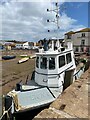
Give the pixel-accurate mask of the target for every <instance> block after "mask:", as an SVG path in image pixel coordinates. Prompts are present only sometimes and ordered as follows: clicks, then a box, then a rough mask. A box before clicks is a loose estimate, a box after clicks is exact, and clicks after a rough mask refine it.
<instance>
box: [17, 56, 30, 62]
mask: <svg viewBox="0 0 90 120" xmlns="http://www.w3.org/2000/svg"><path fill="white" fill-rule="evenodd" d="M28 60H29V58H28V57H24V58H22V59H21V60H19V61H18V63H19V64H20V63H23V62H26V61H28Z"/></svg>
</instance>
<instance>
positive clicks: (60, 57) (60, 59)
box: [59, 55, 65, 68]
mask: <svg viewBox="0 0 90 120" xmlns="http://www.w3.org/2000/svg"><path fill="white" fill-rule="evenodd" d="M64 65H65V56H64V55H62V56H59V68H60V67H62V66H64Z"/></svg>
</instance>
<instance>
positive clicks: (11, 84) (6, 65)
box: [0, 50, 35, 94]
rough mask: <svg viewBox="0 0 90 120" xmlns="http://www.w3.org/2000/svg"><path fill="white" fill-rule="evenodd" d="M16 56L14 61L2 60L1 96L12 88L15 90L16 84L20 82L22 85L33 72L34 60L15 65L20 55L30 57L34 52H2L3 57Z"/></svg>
mask: <svg viewBox="0 0 90 120" xmlns="http://www.w3.org/2000/svg"><path fill="white" fill-rule="evenodd" d="M7 53H8V55H16V56H17V57H16V58H15V59H11V60H2V61H0V62H1V64H2V94H6V93H7V92H9V91H10V90H12V89H13V88H15V85H16V83H18V82H19V81H21V80H22V83H25V81H26V78H27V76H28V75H29V77H28V79H30V78H31V74H32V72H33V70H34V64H35V59H29V60H28V61H27V62H24V63H22V64H17V63H18V60H20V59H21V58H20V55H25V54H27V55H29V56H30V55H31V54H34V53H35V52H34V51H29V50H14V51H8V52H3V53H2V54H3V55H5V54H7Z"/></svg>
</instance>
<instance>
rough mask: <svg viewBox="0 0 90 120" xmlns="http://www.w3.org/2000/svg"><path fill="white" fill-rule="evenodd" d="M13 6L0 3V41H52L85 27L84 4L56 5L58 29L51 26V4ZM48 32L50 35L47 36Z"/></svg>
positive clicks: (2, 0) (8, 2)
mask: <svg viewBox="0 0 90 120" xmlns="http://www.w3.org/2000/svg"><path fill="white" fill-rule="evenodd" d="M40 1H41V2H17V1H16V2H15V1H13V0H0V26H1V27H0V40H20V41H33V42H34V41H38V40H40V39H44V38H46V39H50V38H53V37H58V38H63V37H64V34H65V33H66V32H69V31H77V30H80V29H83V28H86V27H88V2H65V1H64V2H62V3H61V2H60V3H59V7H60V11H59V18H60V19H59V26H60V29H59V30H58V31H57V26H56V24H55V23H54V22H49V23H48V22H47V19H49V20H50V21H53V20H55V16H56V13H55V12H47V9H50V10H52V9H55V4H54V2H53V3H52V2H51V1H49V2H45V1H44V0H40ZM48 29H49V30H50V32H49V33H48Z"/></svg>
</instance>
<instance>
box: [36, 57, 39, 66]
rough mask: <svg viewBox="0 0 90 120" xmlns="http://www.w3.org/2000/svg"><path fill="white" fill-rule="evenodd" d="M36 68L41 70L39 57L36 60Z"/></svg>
mask: <svg viewBox="0 0 90 120" xmlns="http://www.w3.org/2000/svg"><path fill="white" fill-rule="evenodd" d="M36 67H37V68H39V57H37V58H36Z"/></svg>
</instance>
